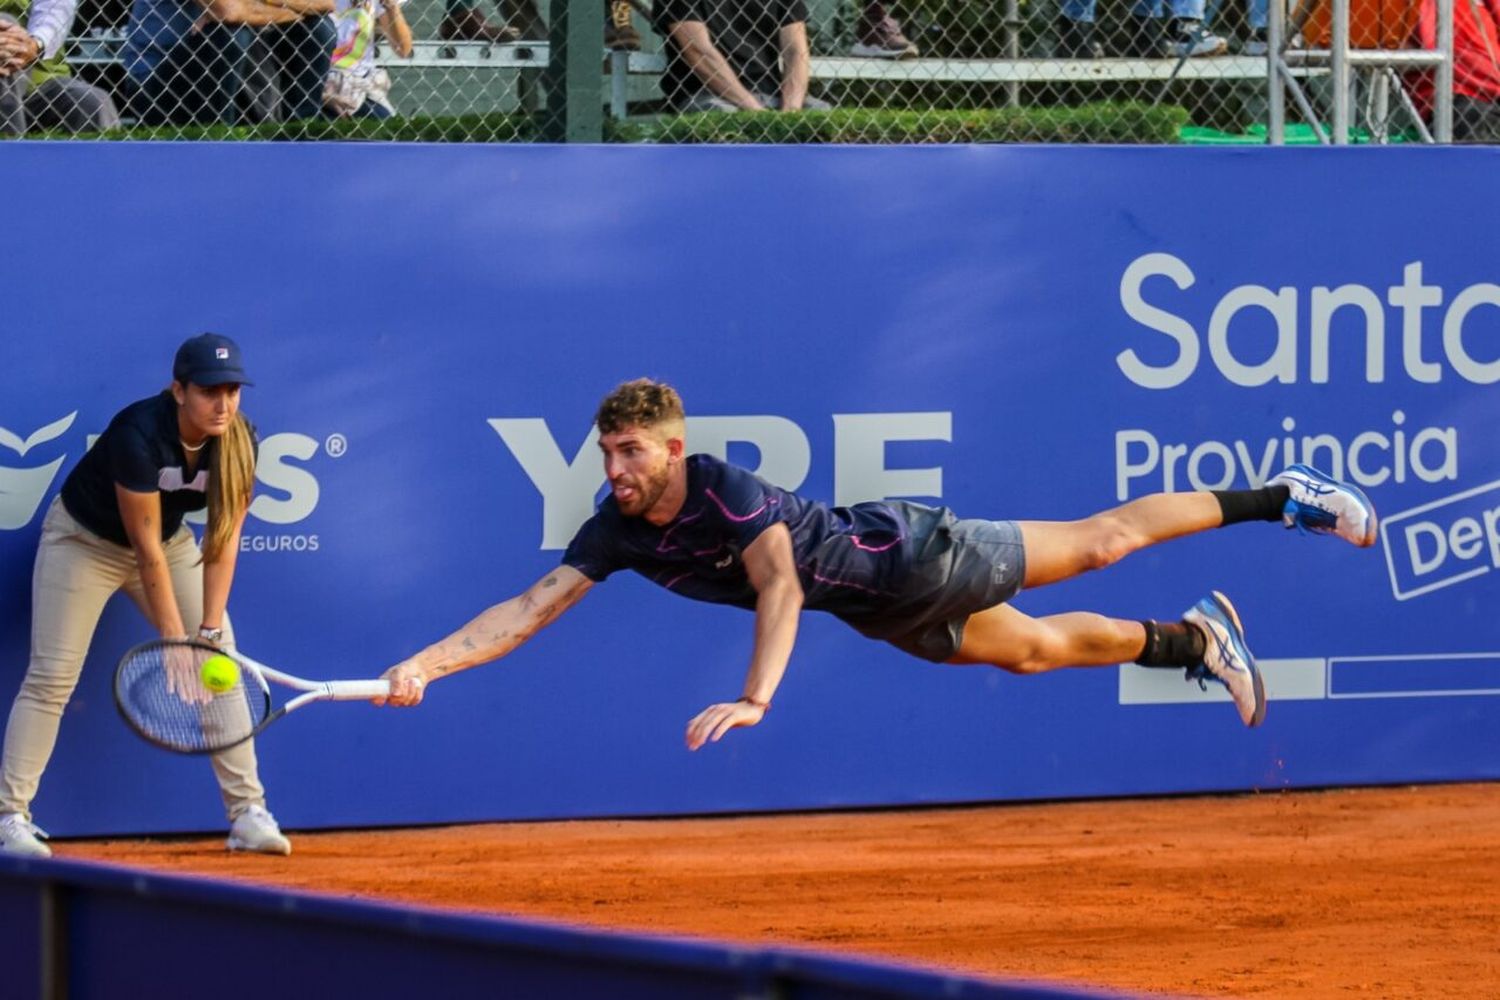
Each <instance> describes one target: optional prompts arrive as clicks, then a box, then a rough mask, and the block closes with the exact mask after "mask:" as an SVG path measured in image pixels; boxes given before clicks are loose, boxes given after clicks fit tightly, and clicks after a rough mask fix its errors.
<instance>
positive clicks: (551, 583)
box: [542, 576, 557, 587]
mask: <svg viewBox="0 0 1500 1000" xmlns="http://www.w3.org/2000/svg"><path fill="white" fill-rule="evenodd" d="M542 586H543V587H555V586H557V577H556V576H549V577H547V579H545V580H543V581H542Z"/></svg>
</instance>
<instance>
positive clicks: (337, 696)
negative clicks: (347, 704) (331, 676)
mask: <svg viewBox="0 0 1500 1000" xmlns="http://www.w3.org/2000/svg"><path fill="white" fill-rule="evenodd" d="M327 684H328V697H329V698H331V699H332V700H334V701H364V700H366V699H368V698H384V697H385V696H386V695H388V694H390V693H391V682H390V681H386V680H379V681H328V682H327Z"/></svg>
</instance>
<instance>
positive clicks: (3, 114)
mask: <svg viewBox="0 0 1500 1000" xmlns="http://www.w3.org/2000/svg"><path fill="white" fill-rule="evenodd" d="M25 92H26V74H25V73H16V74H14V75H13V76H4V77H0V135H25V134H26V101H25V99H24V98H23V96H22V95H23V94H24V93H25Z"/></svg>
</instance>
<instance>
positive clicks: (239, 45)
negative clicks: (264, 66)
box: [122, 0, 337, 125]
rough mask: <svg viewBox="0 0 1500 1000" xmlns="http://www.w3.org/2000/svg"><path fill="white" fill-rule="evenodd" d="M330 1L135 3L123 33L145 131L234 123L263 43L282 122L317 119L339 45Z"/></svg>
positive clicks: (163, 0) (160, 0) (135, 102)
mask: <svg viewBox="0 0 1500 1000" xmlns="http://www.w3.org/2000/svg"><path fill="white" fill-rule="evenodd" d="M332 12H333V0H275V2H274V3H272V2H268V0H135V2H134V4H133V5H132V7H131V10H130V21H129V23H128V24H127V25H126V28H125V47H124V50H123V52H122V55H123V56H124V59H125V73H126V85H127V87H129V88H130V91H131V98H130V99H131V106H132V108H133V109H134V111H135V113H136V115H137V116H138V117H139V118H140V120H141V121H142V122H143V123H144V124H147V125H162V124H175V125H181V124H195V123H207V122H235V121H238V120H239V112H238V108H237V101H238V98H239V94H240V91H241V88H242V85H243V83H244V80H245V77H246V74H247V72H248V70H249V68H250V67H249V62H250V50H251V46H252V44H253V43H254V42H255V41H256V39H257V37H260V38H261V39H262V40H263V41H265V42H266V43H267V46H268V47H269V50H270V52H271V54H272V57H273V58H272V61H273V62H274V64H275V65H274V70H273V72H272V73H271V74H270V75H271V76H273V77H280V78H281V79H280V80H279V81H278V83H279V93H280V94H281V95H282V96H281V101H280V105H281V106H280V112H281V113H280V115H279V117H281V118H284V119H286V118H315V117H317V116H318V115H320V114H321V113H322V109H323V85H324V80H325V79H326V78H327V76H328V64H329V53H330V52H331V51H332V49H333V44H334V41H335V39H336V37H337V36H336V34H335V32H334V28H333V23H332V22H331V21H330V20H329V19H328V17H326V16H325V15H327V14H331V13H332Z"/></svg>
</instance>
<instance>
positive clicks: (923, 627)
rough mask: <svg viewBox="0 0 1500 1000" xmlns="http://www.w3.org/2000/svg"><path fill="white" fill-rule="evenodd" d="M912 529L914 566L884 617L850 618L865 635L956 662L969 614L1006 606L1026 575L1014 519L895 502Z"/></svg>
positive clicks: (926, 656) (938, 660)
mask: <svg viewBox="0 0 1500 1000" xmlns="http://www.w3.org/2000/svg"><path fill="white" fill-rule="evenodd" d="M888 502H889V503H891V505H892V506H893V507H896V508H897V509H899V510H900V511H901V513H902V515H903V516H904V517H905V518H906V523H907V524H908V525H909V527H910V529H911V568H910V571H909V572H908V573H907V577H906V581H905V583H904V585H903V586H902V587H901V592H900V593H899V594H898V595H897V596H896V598H895V599H894V601H893V602H892V603H891V604H889V605H887V606H886V607H885V608H883V609H882V610H881V612H880V614H879V615H878V616H871V617H870V618H863V619H861V620H858V621H856V620H851V619H847V618H846V619H845V620H846V621H848V622H849V624H850V625H852V626H854V628H856V629H858V630H859V631H860V632H861V633H862V634H864V635H867V636H869V637H870V638H872V639H879V640H882V641H884V642H888V643H890V644H891V645H893V646H895V647H897V648H898V649H902V650H905V651H906V652H908V653H910V654H912V655H913V656H919V657H921V658H922V659H924V660H931V661H932V662H934V663H945V662H947V661H948V660H951V659H953V656H954V654H955V653H957V652H958V647H959V646H960V645H961V644H962V643H963V639H964V625H965V624H967V622H968V620H969V616H970V615H973V614H975V613H977V612H980V611H983V610H985V609H986V608H992V607H994V606H995V605H997V604H1004V603H1005V602H1006V601H1008V600H1010V599H1011V598H1012V597H1015V596H1016V594H1018V593H1020V591H1021V584H1022V583H1023V582H1024V581H1025V579H1026V550H1025V548H1024V546H1023V545H1022V543H1021V528H1020V526H1019V525H1017V524H1016V523H1015V522H1014V521H984V520H979V519H970V518H959V517H957V516H955V515H954V513H953V512H952V511H951V510H949V509H948V508H946V507H928V506H926V505H924V504H917V503H910V502H907V501H888Z"/></svg>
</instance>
